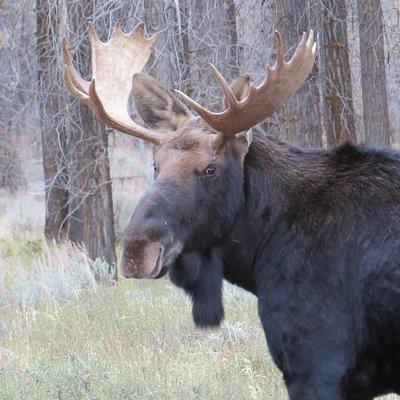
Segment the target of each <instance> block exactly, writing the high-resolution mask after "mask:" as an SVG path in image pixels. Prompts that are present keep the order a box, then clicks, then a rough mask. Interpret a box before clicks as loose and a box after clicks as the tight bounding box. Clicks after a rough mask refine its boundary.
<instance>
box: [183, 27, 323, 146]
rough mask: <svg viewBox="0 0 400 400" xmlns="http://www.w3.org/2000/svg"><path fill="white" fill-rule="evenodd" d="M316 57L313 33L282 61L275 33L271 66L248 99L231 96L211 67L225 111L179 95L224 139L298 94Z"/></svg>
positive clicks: (230, 92) (258, 120)
mask: <svg viewBox="0 0 400 400" xmlns="http://www.w3.org/2000/svg"><path fill="white" fill-rule="evenodd" d="M315 57H316V43H315V41H314V32H313V31H312V30H310V33H309V35H308V36H307V35H306V34H303V37H302V39H301V41H300V43H299V44H298V46H297V48H296V51H295V53H294V55H293V56H292V58H291V59H290V60H289V61H288V62H286V61H285V58H284V50H283V40H282V36H281V35H280V33H279V32H276V62H275V65H274V66H273V67H270V66H267V74H266V77H265V79H264V81H263V82H262V83H261V85H260V86H258V87H255V86H254V84H253V83H250V90H249V94H248V95H247V97H246V98H245V99H243V100H241V101H238V100H237V99H236V98H235V96H234V95H233V93H232V91H231V90H230V88H229V85H228V84H227V83H226V81H225V79H224V78H223V77H222V75H221V74H220V73H219V72H218V71H217V70H216V68H215V67H214V66H211V68H212V70H213V72H214V75H215V76H216V77H217V79H218V81H219V82H220V84H221V87H222V88H223V90H224V93H225V96H226V98H227V101H228V108H227V109H226V110H224V111H222V112H220V113H213V112H211V111H209V110H207V109H205V108H204V107H202V106H201V105H199V104H197V103H196V102H195V101H193V100H192V99H190V98H189V97H188V96H186V95H184V94H183V93H181V92H179V91H178V93H179V94H181V96H182V97H183V99H184V100H185V102H186V103H188V105H189V106H191V107H192V108H193V109H194V110H195V111H197V112H198V113H199V115H200V116H201V117H202V118H203V119H204V120H206V121H207V123H208V124H209V125H210V126H211V127H212V128H214V129H215V130H217V131H219V132H221V134H222V135H223V136H224V138H225V140H224V141H226V140H228V139H229V138H230V137H233V136H235V135H236V134H237V133H240V132H245V131H246V130H248V129H250V128H251V127H252V126H254V125H256V124H257V123H259V122H261V121H262V120H264V119H265V118H267V117H269V116H270V115H271V114H273V113H274V112H275V111H276V110H277V108H278V107H279V106H280V105H281V104H282V103H283V102H285V101H286V100H287V99H288V98H289V97H290V95H292V94H293V93H294V92H296V91H297V89H298V88H299V87H300V86H301V84H302V83H303V82H304V80H305V79H306V78H307V76H308V74H309V73H310V72H311V70H312V66H313V64H314V60H315Z"/></svg>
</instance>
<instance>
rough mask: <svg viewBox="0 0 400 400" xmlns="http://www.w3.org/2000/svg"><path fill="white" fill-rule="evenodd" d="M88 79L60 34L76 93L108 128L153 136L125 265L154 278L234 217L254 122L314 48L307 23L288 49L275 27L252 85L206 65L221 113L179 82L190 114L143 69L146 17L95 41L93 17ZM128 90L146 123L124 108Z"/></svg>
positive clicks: (147, 50)
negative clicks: (151, 169) (149, 169)
mask: <svg viewBox="0 0 400 400" xmlns="http://www.w3.org/2000/svg"><path fill="white" fill-rule="evenodd" d="M89 32H90V40H91V46H92V72H93V78H92V80H91V82H87V81H85V80H84V79H82V78H81V77H80V76H79V74H78V73H77V71H76V70H75V68H74V67H73V64H72V61H71V57H70V54H69V51H68V43H67V41H66V40H65V39H64V41H63V56H64V64H65V67H64V78H65V82H66V85H67V87H68V89H69V91H70V92H71V94H72V95H74V96H75V97H76V98H78V99H79V100H81V101H82V102H84V103H85V104H86V105H87V106H88V107H90V109H91V110H92V111H93V112H94V114H95V115H96V116H97V117H98V118H99V119H101V120H102V121H103V122H104V123H106V124H107V125H108V126H110V127H111V128H114V129H116V130H118V131H120V132H123V133H126V134H129V135H132V136H135V137H138V138H141V139H144V140H146V141H148V142H151V143H153V144H154V145H156V146H157V152H156V153H155V160H154V162H155V167H156V178H155V180H154V182H153V184H152V185H151V186H150V188H149V189H148V190H147V191H146V192H145V193H144V194H143V196H142V197H141V199H140V201H139V203H138V204H137V206H136V208H135V210H134V213H133V216H132V218H131V220H130V222H129V224H128V226H127V228H126V230H125V234H124V245H123V254H122V260H121V265H120V269H121V273H122V275H123V276H125V277H127V278H157V277H160V276H162V275H164V274H165V273H166V272H167V271H168V268H169V267H170V266H171V265H173V264H174V262H175V261H176V260H177V258H178V257H179V256H180V255H181V254H182V252H183V251H184V250H185V251H191V250H193V251H199V252H202V251H206V250H207V249H209V248H211V247H212V246H214V245H215V244H216V243H218V241H219V240H221V238H223V237H224V235H226V233H227V232H228V231H229V229H230V227H231V226H232V224H233V222H234V219H235V215H236V214H237V212H238V210H239V209H240V207H241V205H242V204H243V201H244V190H243V180H244V178H243V176H244V159H245V156H246V154H247V151H248V149H249V146H250V143H251V137H252V135H251V128H252V127H253V126H255V125H256V124H257V123H259V122H260V121H262V120H264V119H266V118H267V117H268V116H270V115H271V114H272V113H273V112H275V111H276V110H277V108H278V107H279V106H280V105H281V104H282V103H283V102H285V101H286V100H287V99H288V98H289V96H291V95H292V94H293V93H294V92H295V91H296V90H297V89H298V88H299V87H300V85H301V84H302V83H303V82H304V80H305V79H306V78H307V76H308V74H309V73H310V71H311V69H312V66H313V63H314V60H315V54H316V45H315V42H314V34H313V31H310V33H309V35H306V34H303V37H302V39H301V41H300V43H299V45H298V46H297V49H296V51H295V53H294V55H293V57H292V58H291V59H290V61H288V62H286V61H285V59H284V51H283V43H282V38H281V36H280V34H279V33H278V32H277V33H276V38H277V48H276V62H275V65H274V66H273V67H270V66H268V67H267V73H266V77H265V79H264V81H263V82H262V83H261V84H260V85H259V86H255V85H254V84H253V83H252V82H251V79H250V75H248V74H245V75H241V76H239V77H238V78H236V79H235V80H234V81H233V82H232V83H231V84H228V83H227V82H226V80H225V79H224V78H223V77H222V75H221V74H220V73H219V72H218V71H217V69H216V68H215V67H214V66H212V65H211V68H212V71H213V73H214V75H215V77H216V79H217V80H218V82H219V84H220V85H221V87H222V89H223V92H224V96H225V98H224V100H223V102H222V107H223V108H224V111H222V112H220V113H214V112H210V111H208V110H207V109H205V108H203V107H202V106H200V105H199V104H198V103H196V102H194V101H193V100H192V99H190V98H189V97H188V96H186V95H185V94H183V93H181V92H179V91H176V92H177V93H178V94H179V95H180V96H181V97H182V99H183V100H184V101H185V102H186V103H187V104H188V105H189V106H190V107H191V108H192V109H193V110H195V111H196V112H197V114H198V115H199V116H194V115H192V114H191V113H190V112H189V111H188V110H187V108H186V107H185V106H184V105H183V104H182V103H181V102H180V101H179V100H178V99H176V98H175V97H174V95H173V94H172V92H171V91H169V90H168V89H167V88H165V87H164V86H163V85H161V84H160V83H158V82H157V81H156V80H155V79H153V78H151V77H150V76H148V75H145V74H143V73H141V71H142V69H143V67H144V66H145V64H146V63H147V61H148V59H149V57H150V55H151V52H152V49H153V47H154V44H155V39H156V38H155V37H152V38H146V37H145V34H144V27H143V25H142V24H140V25H138V26H136V27H135V28H134V29H133V31H132V32H130V33H128V34H125V33H123V32H122V30H121V28H120V27H119V25H117V26H116V27H115V28H114V31H113V34H112V36H111V39H110V40H109V41H108V42H107V43H103V42H101V41H100V40H99V39H98V37H97V35H96V33H95V30H94V27H93V26H92V25H91V26H90V29H89ZM131 93H133V97H134V100H135V104H136V108H137V110H138V112H139V114H140V116H141V117H142V119H143V120H144V122H145V123H146V125H147V127H146V128H145V127H142V126H140V125H138V124H136V123H135V122H134V121H133V120H132V119H131V117H130V115H129V113H128V103H129V98H130V95H131Z"/></svg>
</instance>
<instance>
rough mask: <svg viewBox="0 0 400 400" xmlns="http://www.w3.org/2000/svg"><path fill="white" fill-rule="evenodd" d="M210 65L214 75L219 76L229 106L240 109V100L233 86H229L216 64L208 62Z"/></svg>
mask: <svg viewBox="0 0 400 400" xmlns="http://www.w3.org/2000/svg"><path fill="white" fill-rule="evenodd" d="M208 65H209V66H210V67H211V70H212V72H213V74H214V76H215V77H216V78H217V80H218V82H219V84H220V85H221V88H222V90H223V91H224V94H225V96H226V101H227V102H228V106H229V107H230V108H231V109H233V110H239V106H238V101H237V99H236V97H235V94H234V93H233V91H232V89H231V87H230V86H229V84H228V82H227V81H226V80H225V78H224V77H223V76H222V75H221V73H220V72H219V71H218V70H217V68H216V67H215V66H214V64H211V63H208Z"/></svg>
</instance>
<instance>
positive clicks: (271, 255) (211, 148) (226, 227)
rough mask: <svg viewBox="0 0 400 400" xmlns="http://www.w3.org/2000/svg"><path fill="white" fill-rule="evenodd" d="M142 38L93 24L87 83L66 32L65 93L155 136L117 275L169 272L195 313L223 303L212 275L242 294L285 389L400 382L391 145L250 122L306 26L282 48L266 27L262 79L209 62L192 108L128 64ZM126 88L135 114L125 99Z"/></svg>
mask: <svg viewBox="0 0 400 400" xmlns="http://www.w3.org/2000/svg"><path fill="white" fill-rule="evenodd" d="M154 40H155V39H154V38H152V39H146V38H145V37H144V35H143V27H142V26H139V27H137V28H136V29H135V30H134V31H133V32H131V33H130V34H124V33H123V32H122V31H121V30H120V28H117V29H116V30H115V31H114V33H113V36H112V38H111V40H110V41H109V42H107V43H106V44H103V43H101V42H100V41H99V40H98V38H97V37H96V36H95V33H94V30H93V29H92V30H91V42H92V46H93V48H94V51H93V57H94V61H95V62H94V65H95V68H94V70H93V76H94V77H93V80H92V82H91V83H89V82H86V81H84V80H83V79H81V78H80V77H79V75H78V73H77V72H76V71H75V69H74V68H73V66H72V63H71V60H70V57H69V53H68V48H67V43H66V41H64V57H65V78H66V83H67V86H68V88H69V90H70V91H71V93H73V94H74V95H75V96H76V97H77V98H79V99H80V100H82V101H83V102H85V103H86V104H87V105H88V106H89V107H90V108H91V109H92V111H93V112H94V113H95V114H96V115H97V116H98V117H99V118H100V119H102V120H103V121H104V122H106V123H107V124H108V125H110V126H111V127H113V128H115V129H118V130H120V131H122V132H125V133H128V134H131V135H133V136H137V137H140V138H142V139H145V140H148V141H150V142H152V143H154V144H156V145H158V150H157V152H156V154H155V163H156V169H157V173H156V179H155V181H154V183H153V184H152V185H151V187H150V188H149V189H148V190H147V191H146V193H145V194H144V195H143V196H142V198H141V199H140V201H139V203H138V204H137V206H136V209H135V210H134V213H133V216H132V219H131V221H130V222H129V224H128V226H127V228H126V231H125V236H124V248H123V255H122V260H121V266H120V268H121V272H122V274H123V275H124V276H126V277H129V278H132V277H134V278H156V277H160V276H162V275H164V274H165V273H167V272H168V271H170V273H171V279H172V280H173V281H174V282H175V283H176V284H177V285H179V286H181V287H183V288H184V289H185V290H186V291H187V292H188V293H189V294H190V295H191V296H192V298H193V316H194V318H195V320H196V322H197V323H198V324H199V325H200V326H204V325H215V324H218V323H219V321H220V319H221V318H222V316H223V307H222V297H221V296H222V294H221V283H222V278H225V279H227V280H229V281H230V282H233V283H235V284H237V285H240V286H241V287H243V288H245V289H246V290H250V291H251V292H253V293H254V294H255V295H256V296H257V297H258V308H259V316H260V319H261V322H262V325H263V328H264V332H265V336H266V339H267V343H268V346H269V349H270V351H271V353H272V356H273V359H274V361H275V362H276V364H277V365H278V367H279V368H280V369H281V371H282V372H283V376H284V379H285V383H286V386H287V388H288V392H289V397H290V399H296V400H300V399H308V400H317V399H323V400H325V399H329V400H331V399H342V400H347V399H372V398H373V397H374V396H378V395H381V394H384V393H388V392H397V393H400V322H399V321H400V265H399V264H400V261H399V260H400V195H399V193H400V154H399V153H398V152H396V151H393V150H376V149H371V148H367V147H362V146H354V145H352V144H350V143H345V144H343V145H341V146H339V147H337V148H335V149H331V150H303V149H298V148H295V147H292V146H289V145H287V144H285V143H281V142H278V141H275V140H273V139H271V138H269V137H268V136H266V135H265V134H263V133H262V132H259V131H257V130H256V129H255V128H253V126H254V125H255V124H257V123H258V122H260V121H261V120H263V119H265V118H267V117H268V116H269V115H271V114H272V113H273V112H274V111H275V110H276V109H277V108H278V107H279V106H280V104H281V103H282V102H284V101H285V100H286V99H287V98H288V97H289V96H290V95H291V94H292V93H293V92H295V91H296V90H297V88H298V87H299V86H300V85H301V84H302V82H303V81H304V79H305V78H306V77H307V75H308V74H309V72H310V70H311V68H312V65H313V62H314V58H315V44H314V40H313V34H312V32H311V33H310V35H308V36H306V35H305V36H304V37H303V39H302V40H301V42H300V44H299V46H298V48H297V49H296V51H295V53H294V55H293V57H292V58H291V60H290V61H288V62H286V61H285V60H284V58H283V45H282V39H281V38H280V36H279V35H278V37H277V60H276V63H275V65H274V67H272V68H271V67H268V69H267V71H268V73H267V76H266V78H265V80H264V82H263V83H262V84H261V85H260V86H258V87H255V86H254V85H253V84H252V83H250V77H249V76H248V75H242V76H240V77H239V78H238V79H237V80H236V81H235V82H233V83H232V84H231V85H228V84H227V83H226V81H225V80H224V78H223V77H222V76H221V75H220V74H219V72H218V71H217V70H215V69H214V74H215V75H216V77H217V79H218V81H219V82H220V83H221V86H222V88H223V90H224V93H225V100H224V102H223V108H224V111H222V112H221V113H212V112H210V111H208V110H206V109H204V108H203V107H201V106H200V105H198V104H197V103H195V102H194V101H193V100H191V99H189V98H188V97H187V96H183V97H184V99H185V101H186V102H187V103H188V104H189V105H190V106H191V107H192V108H193V109H194V110H195V111H197V113H198V114H199V115H200V117H195V116H192V114H191V113H190V112H189V111H188V110H187V109H186V108H185V107H184V106H183V105H182V104H181V103H180V102H179V101H178V100H177V99H176V98H175V97H174V96H173V95H172V93H171V92H170V91H169V90H168V89H166V88H164V87H163V86H162V85H161V84H159V83H158V82H155V81H154V79H152V78H150V77H148V76H146V75H144V74H138V73H139V72H140V71H141V69H142V68H143V66H144V65H145V63H146V61H147V59H148V57H149V56H150V53H151V49H152V46H153V45H154ZM122 48H126V49H127V51H122ZM128 50H129V51H128ZM116 55H118V57H116ZM104 71H107V73H105V72H104ZM131 89H133V95H134V98H135V102H136V105H137V109H138V111H139V113H140V114H141V117H142V119H143V120H144V122H145V123H146V125H147V128H144V127H141V126H139V125H137V124H136V123H135V122H134V121H132V119H131V118H130V116H129V114H128V112H127V104H128V100H129V95H130V92H131Z"/></svg>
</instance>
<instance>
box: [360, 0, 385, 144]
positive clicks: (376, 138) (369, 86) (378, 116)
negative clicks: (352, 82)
mask: <svg viewBox="0 0 400 400" xmlns="http://www.w3.org/2000/svg"><path fill="white" fill-rule="evenodd" d="M357 10H358V26H359V34H360V58H361V85H362V98H363V119H364V131H365V141H366V142H367V143H370V144H373V145H385V146H389V145H390V130H389V114H388V101H387V92H386V70H385V49H384V41H383V38H384V25H383V18H382V7H381V3H380V1H379V0H358V1H357Z"/></svg>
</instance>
